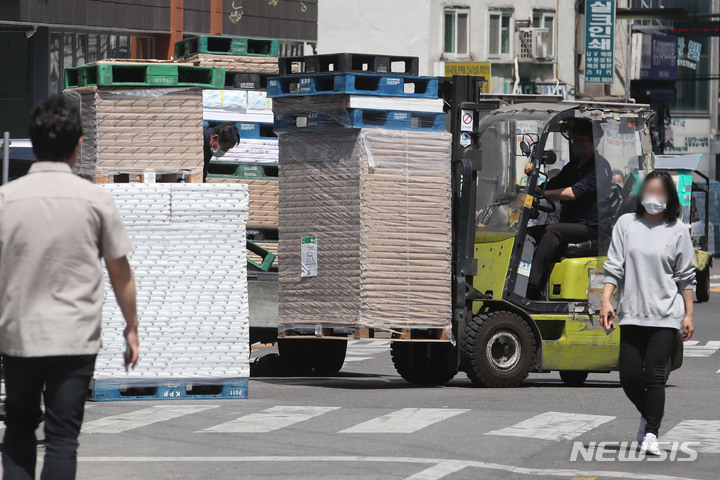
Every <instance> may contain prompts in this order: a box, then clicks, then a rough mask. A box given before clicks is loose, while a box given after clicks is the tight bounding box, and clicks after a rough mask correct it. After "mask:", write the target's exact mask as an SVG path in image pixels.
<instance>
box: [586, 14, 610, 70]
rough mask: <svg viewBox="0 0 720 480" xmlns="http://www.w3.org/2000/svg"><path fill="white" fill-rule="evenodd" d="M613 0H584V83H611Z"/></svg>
mask: <svg viewBox="0 0 720 480" xmlns="http://www.w3.org/2000/svg"><path fill="white" fill-rule="evenodd" d="M614 66H615V0H587V1H586V2H585V83H613V69H614Z"/></svg>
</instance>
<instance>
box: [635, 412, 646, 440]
mask: <svg viewBox="0 0 720 480" xmlns="http://www.w3.org/2000/svg"><path fill="white" fill-rule="evenodd" d="M645 427H647V420H645V417H640V426H639V427H638V431H637V437H636V438H637V442H638V444H641V443H642V442H643V439H644V438H645Z"/></svg>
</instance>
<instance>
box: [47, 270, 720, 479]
mask: <svg viewBox="0 0 720 480" xmlns="http://www.w3.org/2000/svg"><path fill="white" fill-rule="evenodd" d="M716 270H717V272H716V274H717V277H715V278H714V279H713V282H715V283H717V284H718V288H716V290H719V291H720V269H716ZM719 310H720V292H718V293H716V292H713V293H712V296H711V301H710V302H709V303H707V304H696V328H697V331H696V336H695V338H694V339H693V340H694V341H695V342H696V343H694V344H692V345H690V346H688V347H687V348H686V350H685V352H686V358H685V364H684V366H683V367H682V368H681V369H680V370H678V371H676V372H673V374H672V375H671V377H670V381H669V386H668V389H667V405H666V415H665V419H664V422H663V426H662V429H661V434H660V439H661V440H666V441H677V442H700V443H697V444H693V445H685V447H684V448H686V449H687V448H691V449H692V450H693V451H696V452H697V458H696V459H694V460H693V461H679V460H681V459H683V460H687V459H692V457H693V456H694V455H691V454H690V453H687V452H685V451H683V450H678V447H677V446H676V447H675V448H676V449H675V453H674V454H672V450H673V446H672V444H666V445H664V447H665V448H666V449H667V450H668V451H669V453H668V457H671V456H673V457H674V460H671V459H670V458H666V459H664V460H663V461H659V462H658V461H649V460H647V459H645V460H640V461H633V462H627V461H619V460H618V458H619V457H624V458H626V457H627V456H628V455H632V454H633V452H634V451H635V450H634V449H633V448H632V446H629V445H627V444H625V445H623V444H621V442H631V441H633V439H634V436H635V431H636V428H637V423H638V417H639V415H638V414H637V413H636V412H635V410H634V409H633V407H632V405H631V404H630V402H629V401H628V400H627V399H626V398H625V396H624V394H623V392H622V390H621V388H620V386H619V383H618V376H617V374H616V373H613V374H593V375H590V378H589V380H588V382H587V384H586V385H585V386H582V387H566V386H564V385H563V384H562V383H561V382H560V379H559V376H558V375H557V374H531V376H530V377H529V378H528V380H527V381H526V382H525V384H524V385H523V386H522V387H520V388H516V389H510V390H504V389H503V390H499V389H482V388H474V387H473V386H472V385H471V383H470V381H469V380H468V379H467V378H466V377H465V375H464V374H459V375H458V376H457V377H456V378H455V379H454V380H453V381H452V382H451V383H449V384H448V385H447V386H444V387H436V388H426V387H423V388H419V387H413V386H411V385H409V384H407V383H405V381H404V380H402V379H401V378H400V377H399V376H398V375H397V374H396V373H395V371H394V369H393V367H392V364H391V361H390V355H389V350H388V347H387V345H386V344H380V343H377V342H376V343H372V342H354V343H352V344H351V345H350V348H349V353H348V361H347V362H346V366H345V367H344V369H343V371H342V372H341V373H340V374H339V375H338V376H336V377H334V378H324V377H314V378H285V377H272V378H271V377H267V378H253V379H251V381H250V398H249V399H247V400H206V401H166V402H159V401H128V402H113V403H90V404H88V409H87V413H86V423H85V426H84V433H83V435H82V436H81V439H80V441H81V447H80V452H79V462H80V466H79V475H78V478H81V479H93V480H97V479H219V478H225V479H234V478H262V479H285V478H289V479H317V478H332V479H355V478H357V479H360V478H377V479H412V480H435V479H444V480H460V479H527V478H542V479H555V478H557V479H594V478H597V479H648V480H661V479H670V478H687V479H717V478H720V415H719V413H720V411H719V409H718V398H720V382H718V380H719V379H720V373H718V370H719V369H720V353H717V350H719V349H720V317H719V316H718V311H719ZM254 350H255V351H254V353H253V356H254V357H255V356H261V355H265V354H267V353H270V352H272V351H273V347H260V346H258V347H256V348H255V349H254ZM575 442H579V443H577V445H578V446H579V447H580V449H581V450H582V451H583V452H585V456H587V457H589V459H588V460H586V459H585V458H584V457H583V455H582V453H580V454H578V455H576V461H571V455H572V451H573V445H574V443H575ZM593 442H595V444H594V443H593ZM599 442H611V443H610V444H607V445H606V448H604V449H600V453H599V455H598V450H597V449H596V450H593V445H596V446H597V443H599ZM676 445H677V444H676ZM576 448H577V447H576ZM40 453H42V447H40ZM576 453H577V452H576ZM598 458H600V459H607V461H599V460H598Z"/></svg>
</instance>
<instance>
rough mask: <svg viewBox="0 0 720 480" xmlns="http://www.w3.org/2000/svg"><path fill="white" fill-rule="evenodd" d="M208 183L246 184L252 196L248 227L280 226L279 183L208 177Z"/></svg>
mask: <svg viewBox="0 0 720 480" xmlns="http://www.w3.org/2000/svg"><path fill="white" fill-rule="evenodd" d="M207 183H244V184H246V185H247V186H248V192H249V194H250V215H249V217H248V222H247V224H248V227H251V228H252V227H260V228H266V227H270V228H277V226H278V197H279V192H278V181H277V180H248V179H240V178H238V179H230V178H214V177H208V178H207Z"/></svg>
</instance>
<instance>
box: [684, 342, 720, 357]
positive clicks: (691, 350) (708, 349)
mask: <svg viewBox="0 0 720 480" xmlns="http://www.w3.org/2000/svg"><path fill="white" fill-rule="evenodd" d="M718 349H720V341H717V340H711V341H709V342H707V343H706V344H705V345H700V342H699V341H698V340H689V341H687V342H685V345H684V348H683V356H685V357H711V356H712V355H713V354H714V353H715V352H717V351H718Z"/></svg>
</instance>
